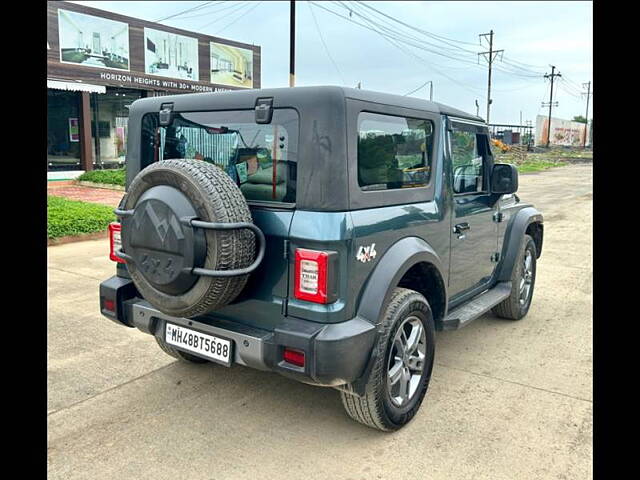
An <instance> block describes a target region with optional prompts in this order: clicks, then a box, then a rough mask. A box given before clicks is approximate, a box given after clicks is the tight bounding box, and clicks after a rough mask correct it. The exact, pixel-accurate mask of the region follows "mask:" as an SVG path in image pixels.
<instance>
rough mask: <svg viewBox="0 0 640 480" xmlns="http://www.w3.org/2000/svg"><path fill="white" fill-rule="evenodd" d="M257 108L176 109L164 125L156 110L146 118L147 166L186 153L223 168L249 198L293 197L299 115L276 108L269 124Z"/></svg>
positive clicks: (144, 146) (278, 199)
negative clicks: (259, 121) (256, 118)
mask: <svg viewBox="0 0 640 480" xmlns="http://www.w3.org/2000/svg"><path fill="white" fill-rule="evenodd" d="M254 115H255V114H254V112H253V110H251V111H227V112H189V113H184V112H183V113H177V114H175V115H174V119H173V122H172V123H171V125H169V126H167V127H161V126H160V125H159V122H158V114H157V113H153V114H147V115H145V116H144V118H143V127H142V138H143V142H142V157H143V166H144V165H148V164H149V163H152V162H154V161H158V160H169V159H174V158H187V159H196V160H202V161H203V162H209V163H212V164H214V165H216V166H218V167H219V168H221V169H223V170H224V171H225V172H226V173H227V174H228V175H229V176H230V177H231V178H232V179H233V180H234V181H235V182H236V184H237V185H238V186H239V187H240V190H241V191H242V193H243V194H244V196H245V197H246V198H247V200H259V201H276V202H287V203H292V202H295V187H296V185H295V184H296V163H295V162H296V161H297V145H298V115H297V113H296V112H295V111H294V110H291V109H278V110H274V112H273V120H272V122H271V123H270V124H268V125H264V124H257V123H255V121H254Z"/></svg>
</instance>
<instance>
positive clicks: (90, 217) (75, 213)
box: [47, 196, 116, 238]
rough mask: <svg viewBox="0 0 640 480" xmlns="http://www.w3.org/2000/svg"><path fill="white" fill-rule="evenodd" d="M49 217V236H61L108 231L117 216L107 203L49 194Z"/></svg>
mask: <svg viewBox="0 0 640 480" xmlns="http://www.w3.org/2000/svg"><path fill="white" fill-rule="evenodd" d="M47 218H48V223H47V237H48V238H59V237H66V236H68V235H82V234H84V233H93V232H99V231H106V230H107V226H108V225H109V223H111V222H113V221H115V219H116V216H115V214H114V213H113V208H112V207H108V206H106V205H98V204H96V203H87V202H79V201H76V200H68V199H66V198H62V197H54V196H47Z"/></svg>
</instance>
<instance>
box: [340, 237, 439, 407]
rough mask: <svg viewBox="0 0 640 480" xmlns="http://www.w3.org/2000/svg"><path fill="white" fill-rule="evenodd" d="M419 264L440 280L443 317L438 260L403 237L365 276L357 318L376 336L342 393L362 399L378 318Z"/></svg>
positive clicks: (417, 240)
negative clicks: (371, 327)
mask: <svg viewBox="0 0 640 480" xmlns="http://www.w3.org/2000/svg"><path fill="white" fill-rule="evenodd" d="M420 262H427V263H430V264H432V265H433V266H434V267H435V268H436V270H437V271H438V274H439V275H440V277H441V278H442V283H443V287H444V297H445V312H444V314H445V315H446V306H447V304H448V293H447V275H446V271H445V270H444V268H443V266H442V262H441V261H440V257H439V256H438V254H437V253H436V252H435V250H434V249H433V247H432V246H431V245H429V244H428V243H427V242H425V241H424V240H422V239H420V238H418V237H405V238H403V239H402V240H399V241H398V242H396V243H394V244H393V245H392V246H391V247H389V249H388V250H387V251H386V252H385V253H384V255H383V256H382V258H381V259H380V261H379V263H378V264H377V265H376V267H375V269H374V270H373V272H372V273H371V274H370V275H369V278H368V279H367V282H366V283H365V287H364V292H363V294H362V296H361V297H360V302H359V304H358V310H357V317H358V318H361V319H363V320H366V321H367V322H369V323H371V324H373V325H375V327H376V332H375V336H374V338H373V344H372V348H371V352H370V353H369V355H368V357H369V358H368V361H367V363H366V365H365V367H364V370H363V372H362V374H361V375H360V377H358V378H357V379H356V380H355V381H354V382H352V383H350V384H348V385H343V386H341V387H339V388H340V389H341V390H343V391H344V392H345V393H348V394H351V395H357V396H363V395H365V393H366V385H367V382H368V381H369V377H370V375H371V371H372V369H373V365H374V363H375V361H376V358H377V355H378V351H377V349H376V348H375V345H376V342H377V339H378V335H379V334H380V331H379V327H380V320H381V315H382V313H383V312H384V310H385V308H386V306H387V305H388V303H389V300H390V298H391V295H392V293H393V289H394V288H395V286H396V285H397V284H398V283H399V282H400V279H401V278H402V277H403V276H404V274H405V273H407V271H408V270H409V269H410V268H411V267H413V266H414V265H416V264H417V263H420Z"/></svg>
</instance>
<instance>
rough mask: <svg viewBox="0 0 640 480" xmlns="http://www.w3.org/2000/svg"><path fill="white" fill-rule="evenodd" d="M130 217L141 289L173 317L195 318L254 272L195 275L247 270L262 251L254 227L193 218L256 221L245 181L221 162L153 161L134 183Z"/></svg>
mask: <svg viewBox="0 0 640 480" xmlns="http://www.w3.org/2000/svg"><path fill="white" fill-rule="evenodd" d="M122 207H123V208H124V209H125V210H133V211H134V213H133V215H132V216H123V217H122V218H121V222H122V247H123V251H124V252H125V253H126V254H127V255H129V256H130V257H131V258H132V261H130V262H128V263H127V268H128V270H129V273H130V275H131V279H132V280H133V283H134V284H135V286H136V287H137V289H138V291H139V292H140V294H141V295H142V296H143V297H144V299H145V300H147V301H148V302H149V303H150V304H151V305H153V306H154V307H156V308H157V309H158V310H160V311H161V312H163V313H166V314H167V315H172V316H176V317H193V316H195V315H200V314H203V313H206V312H209V311H212V310H215V309H218V308H221V307H223V306H224V305H227V304H228V303H230V302H231V301H233V300H234V299H235V298H236V297H237V296H238V294H239V293H240V292H241V291H242V289H243V288H244V286H245V285H246V283H247V280H248V277H249V275H248V274H245V275H241V276H234V277H206V276H197V275H193V274H192V273H191V271H192V269H193V268H195V267H200V268H206V269H208V270H232V269H238V268H245V267H247V266H249V265H251V263H252V262H253V260H254V257H255V237H254V234H253V232H251V231H249V230H247V229H237V230H208V229H207V230H203V229H200V228H193V227H191V226H190V225H189V223H188V221H185V219H187V218H198V219H199V220H203V221H206V222H224V223H234V222H251V221H252V219H251V213H250V211H249V207H248V205H247V202H246V201H245V198H244V196H243V195H242V193H241V192H240V189H239V188H238V186H237V185H236V184H235V183H234V182H233V180H232V179H231V178H229V176H228V175H227V174H226V173H225V172H224V171H223V170H222V169H221V168H219V167H217V166H215V165H213V164H210V163H207V162H204V161H201V160H164V161H160V162H156V163H153V164H152V165H149V166H148V167H146V168H145V169H144V170H142V171H141V172H140V173H139V174H138V175H137V176H136V177H135V178H134V179H133V181H132V182H131V185H130V187H129V190H128V192H127V195H126V198H125V199H124V205H122Z"/></svg>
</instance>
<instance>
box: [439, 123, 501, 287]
mask: <svg viewBox="0 0 640 480" xmlns="http://www.w3.org/2000/svg"><path fill="white" fill-rule="evenodd" d="M451 127H452V128H451V129H450V131H449V142H450V150H449V151H450V152H451V173H452V175H451V177H450V178H451V181H452V191H453V206H454V209H453V215H452V220H451V262H450V272H449V291H450V295H451V296H452V299H453V297H455V296H461V295H464V294H465V293H469V292H471V291H473V290H475V289H479V288H481V287H482V286H483V285H485V284H488V282H489V280H490V278H491V275H492V273H493V270H494V268H495V265H496V262H495V261H494V257H493V256H494V254H495V252H496V248H497V241H498V231H497V223H495V221H494V213H495V212H496V208H497V205H496V202H495V199H494V198H493V197H492V195H491V194H490V193H489V172H491V168H492V166H493V159H492V157H491V151H490V148H489V138H488V135H487V134H486V128H484V127H483V126H482V125H481V124H478V123H475V122H466V121H462V120H460V121H457V120H455V121H452V122H451Z"/></svg>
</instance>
